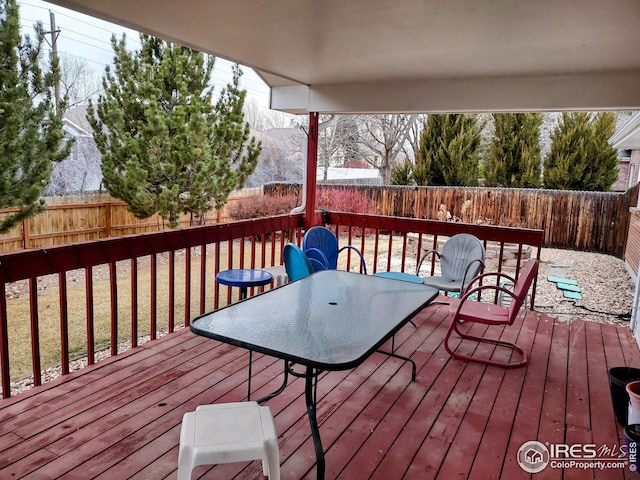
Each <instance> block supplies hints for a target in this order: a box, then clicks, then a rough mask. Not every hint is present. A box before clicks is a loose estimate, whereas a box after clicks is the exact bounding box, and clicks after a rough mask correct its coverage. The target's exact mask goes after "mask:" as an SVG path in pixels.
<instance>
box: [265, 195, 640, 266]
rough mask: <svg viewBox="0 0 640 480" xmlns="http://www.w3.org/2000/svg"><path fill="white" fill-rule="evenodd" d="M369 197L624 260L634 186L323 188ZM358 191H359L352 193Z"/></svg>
mask: <svg viewBox="0 0 640 480" xmlns="http://www.w3.org/2000/svg"><path fill="white" fill-rule="evenodd" d="M318 188H321V189H328V190H334V189H342V190H348V191H350V192H353V194H354V195H357V194H358V193H359V194H360V195H364V196H366V197H368V198H370V199H371V200H372V202H373V204H374V205H376V206H377V208H378V212H377V213H378V214H379V215H389V216H397V217H411V218H421V219H431V220H446V219H447V217H448V215H447V214H449V215H450V219H449V221H462V222H465V223H473V224H489V225H500V226H505V227H523V228H530V229H541V230H543V231H544V246H545V247H556V248H568V249H575V250H583V251H591V252H599V253H606V254H609V255H614V256H616V257H619V258H624V253H625V245H626V241H627V234H628V230H629V219H630V212H629V209H630V207H635V206H636V204H637V199H638V185H636V186H634V187H632V188H630V189H629V190H627V191H626V192H624V193H610V192H578V191H564V190H543V189H538V190H534V189H514V188H483V187H477V188H472V187H398V186H374V185H366V186H364V185H363V186H355V185H340V186H338V185H325V186H322V187H318ZM299 189H300V185H297V184H284V183H271V184H267V185H265V186H264V192H265V194H268V195H275V196H278V195H291V194H294V193H296V192H297V191H298V190H299ZM356 192H358V193H356Z"/></svg>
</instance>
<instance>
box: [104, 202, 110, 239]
mask: <svg viewBox="0 0 640 480" xmlns="http://www.w3.org/2000/svg"><path fill="white" fill-rule="evenodd" d="M104 216H105V234H106V236H107V238H109V237H111V202H107V203H105V204H104Z"/></svg>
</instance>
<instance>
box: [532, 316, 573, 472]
mask: <svg viewBox="0 0 640 480" xmlns="http://www.w3.org/2000/svg"><path fill="white" fill-rule="evenodd" d="M541 321H544V322H545V323H549V324H550V326H551V329H552V335H553V336H552V339H551V348H550V350H549V363H548V365H547V371H546V382H545V385H544V392H542V394H543V398H542V411H541V415H540V425H539V427H538V435H537V436H536V437H535V438H532V439H531V440H538V441H539V442H542V443H545V442H548V443H554V444H557V443H564V421H565V412H566V405H567V368H568V362H569V325H568V324H567V323H566V322H554V321H553V320H552V319H550V318H548V317H544V318H543V319H542V320H541ZM561 478H562V470H560V469H552V468H547V469H545V470H543V471H542V472H540V473H537V474H536V480H537V479H540V480H556V479H561Z"/></svg>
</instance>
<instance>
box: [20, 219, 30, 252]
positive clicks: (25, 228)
mask: <svg viewBox="0 0 640 480" xmlns="http://www.w3.org/2000/svg"><path fill="white" fill-rule="evenodd" d="M29 243H31V239H30V238H29V219H28V218H25V219H24V220H22V248H25V249H26V248H29Z"/></svg>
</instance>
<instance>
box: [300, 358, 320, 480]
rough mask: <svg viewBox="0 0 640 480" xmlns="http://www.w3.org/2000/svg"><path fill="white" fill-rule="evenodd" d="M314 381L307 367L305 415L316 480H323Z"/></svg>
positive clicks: (314, 377) (311, 370) (313, 372)
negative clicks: (312, 448)
mask: <svg viewBox="0 0 640 480" xmlns="http://www.w3.org/2000/svg"><path fill="white" fill-rule="evenodd" d="M314 380H315V381H317V374H316V373H315V369H314V368H313V367H307V374H306V376H305V387H304V399H305V402H306V403H307V415H308V416H309V425H310V427H311V437H312V438H313V446H314V448H315V450H316V472H317V479H318V480H324V450H323V448H322V440H321V439H320V430H319V429H318V419H317V418H316V392H315V388H314Z"/></svg>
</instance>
